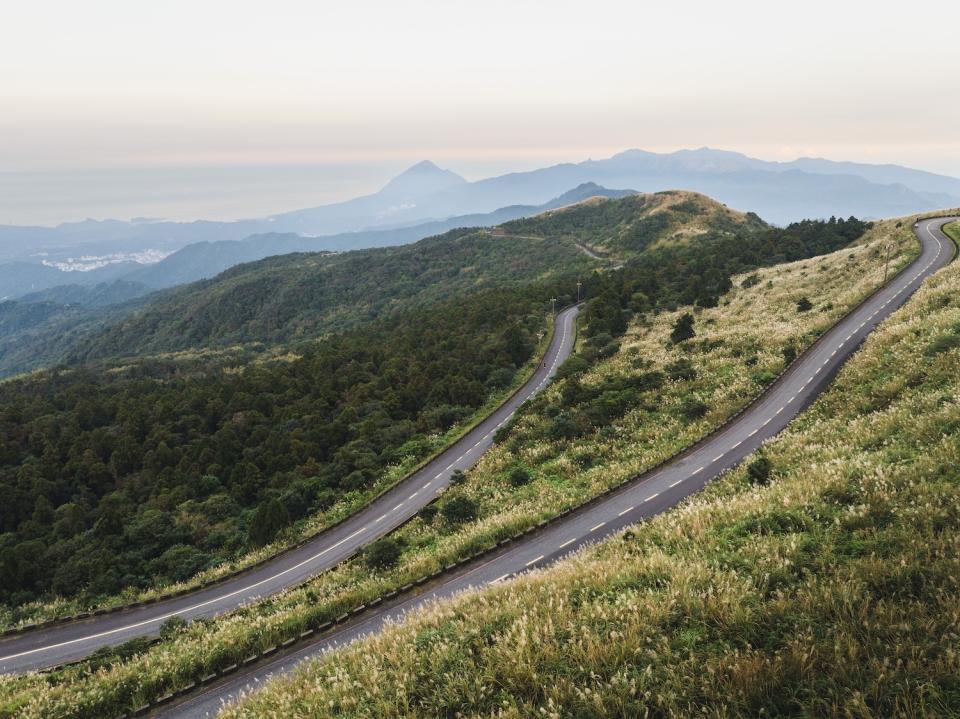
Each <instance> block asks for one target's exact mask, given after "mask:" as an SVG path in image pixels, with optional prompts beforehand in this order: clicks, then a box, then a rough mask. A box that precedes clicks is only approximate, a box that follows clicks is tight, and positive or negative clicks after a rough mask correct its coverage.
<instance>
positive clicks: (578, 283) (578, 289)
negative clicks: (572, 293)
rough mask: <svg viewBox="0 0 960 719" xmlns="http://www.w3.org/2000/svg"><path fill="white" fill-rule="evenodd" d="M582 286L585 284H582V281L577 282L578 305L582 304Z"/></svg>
mask: <svg viewBox="0 0 960 719" xmlns="http://www.w3.org/2000/svg"><path fill="white" fill-rule="evenodd" d="M582 284H583V283H582V282H580V280H577V302H578V303H579V302H580V286H581V285H582Z"/></svg>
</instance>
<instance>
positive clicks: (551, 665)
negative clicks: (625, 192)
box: [226, 265, 960, 718]
mask: <svg viewBox="0 0 960 719" xmlns="http://www.w3.org/2000/svg"><path fill="white" fill-rule="evenodd" d="M958 296H960V266H958V265H952V266H950V267H949V268H947V269H946V270H944V271H942V272H941V273H939V274H938V275H937V276H936V277H935V278H932V279H931V280H929V281H928V283H927V285H926V286H925V287H924V288H923V289H922V290H921V291H920V292H919V293H918V295H917V296H916V297H914V298H913V299H911V300H910V301H909V303H908V305H907V306H906V307H905V308H904V309H902V310H900V311H899V312H897V313H896V314H895V315H894V316H893V317H892V318H891V319H890V320H888V321H887V322H886V323H885V324H884V325H883V326H882V327H881V328H879V329H878V330H877V332H875V333H874V334H873V335H872V336H871V337H870V338H869V339H868V341H867V342H866V344H865V346H864V348H863V349H862V350H861V351H860V352H859V353H858V354H857V355H855V357H854V358H853V359H852V360H851V361H850V363H849V364H848V365H847V366H846V367H845V368H844V369H843V370H842V371H841V373H840V375H839V376H838V378H837V380H836V383H835V384H834V385H833V386H832V387H831V389H830V390H828V392H827V393H825V394H824V395H823V396H822V397H821V398H820V399H819V400H818V401H817V402H816V403H815V405H814V406H813V407H812V408H811V409H810V410H809V411H808V412H807V413H805V414H804V415H803V416H802V417H801V418H799V419H798V421H797V422H796V423H795V424H794V425H793V426H792V427H791V428H790V429H789V430H788V431H787V432H786V433H785V434H784V435H782V436H780V437H779V438H777V439H776V440H774V441H773V442H771V443H769V444H768V445H767V446H766V448H765V449H764V450H763V455H764V456H765V458H766V459H767V460H768V461H769V467H770V472H769V476H765V473H764V472H761V471H757V470H755V471H754V472H752V473H751V472H749V471H748V469H747V468H745V467H744V468H739V469H737V470H735V471H734V472H731V473H730V474H728V475H727V476H725V477H724V478H722V479H721V480H719V481H717V482H715V483H714V484H713V485H712V486H711V487H709V488H708V490H707V491H705V492H704V493H703V494H702V495H701V496H699V497H697V498H696V499H694V500H692V501H690V502H688V503H687V504H685V505H684V506H683V507H681V508H678V509H677V510H674V511H671V512H668V513H666V514H664V515H662V516H660V517H657V518H655V519H653V520H651V521H649V522H647V523H645V524H644V525H641V526H638V527H635V528H632V529H631V530H629V531H627V532H624V533H622V534H621V535H620V536H618V537H617V538H615V539H613V540H611V541H608V542H605V543H603V544H601V545H599V546H598V547H596V548H593V549H591V550H588V551H586V552H584V553H582V554H581V555H579V556H577V557H575V558H573V559H571V560H570V561H567V562H565V563H562V564H561V565H558V566H557V567H555V568H553V569H549V570H546V571H543V572H539V573H537V574H536V575H534V576H530V577H525V578H521V579H519V580H515V581H512V582H510V583H508V584H507V585H506V586H502V587H497V588H495V589H492V590H487V591H485V592H483V593H481V594H479V595H471V596H467V597H464V598H461V599H460V600H457V601H453V602H449V603H446V604H443V605H441V606H438V607H436V608H434V609H432V610H430V611H427V612H425V613H423V614H421V615H420V616H419V617H418V618H417V619H416V620H414V621H409V622H407V623H406V624H405V625H403V626H400V627H397V628H394V629H390V630H388V631H386V632H384V633H383V634H381V635H379V636H376V637H373V638H370V639H368V640H366V641H364V642H362V643H361V644H359V645H357V646H355V647H353V648H351V649H349V650H347V651H343V652H339V653H338V654H337V655H336V657H331V658H330V659H328V660H326V661H320V662H317V663H314V664H312V665H310V666H309V667H307V668H305V669H304V670H303V671H301V672H299V673H298V674H297V675H295V676H293V677H290V678H287V679H284V680H281V681H278V682H275V683H274V684H273V685H272V686H270V687H269V688H267V689H266V690H265V691H262V692H260V693H259V694H257V695H254V696H253V697H252V698H250V699H248V700H247V701H245V702H243V703H242V704H241V705H240V706H239V707H235V708H233V709H231V710H229V711H228V712H227V713H226V716H227V717H231V718H235V717H246V716H250V717H253V716H264V715H269V714H276V715H282V716H343V715H345V714H347V715H350V716H371V717H372V716H377V717H383V716H448V715H454V714H463V715H468V716H486V715H493V714H495V715H497V716H508V717H515V716H516V717H519V716H530V717H532V716H570V715H576V716H597V715H603V716H648V715H653V716H691V715H705V716H717V717H720V716H739V715H748V716H757V715H776V716H784V715H792V716H853V717H873V716H884V717H886V716H911V717H926V716H929V717H934V716H937V717H939V716H955V715H957V714H958V713H960V682H958V677H960V655H958V653H957V650H956V647H957V640H958V636H960V611H958V607H960V584H958V581H957V577H958V576H960V512H958V510H957V508H958V507H960V474H958V469H957V457H958V456H960V403H958V400H957V398H958V397H960V302H958V300H957V297H958Z"/></svg>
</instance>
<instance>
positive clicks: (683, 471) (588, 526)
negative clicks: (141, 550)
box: [158, 218, 956, 718]
mask: <svg viewBox="0 0 960 719" xmlns="http://www.w3.org/2000/svg"><path fill="white" fill-rule="evenodd" d="M952 219H956V218H952ZM949 221H951V219H944V218H940V219H935V220H924V221H921V222H920V223H919V225H918V226H917V228H916V233H917V236H918V238H919V239H920V243H921V246H922V250H921V254H920V256H919V257H918V258H917V259H916V260H915V261H914V262H913V263H912V264H911V265H910V266H909V267H908V268H907V269H906V270H905V271H904V272H902V273H901V274H900V275H898V276H897V277H895V278H894V279H893V280H892V281H891V282H890V284H889V285H887V286H886V287H885V288H884V289H882V290H881V291H880V292H878V293H877V294H875V295H874V296H873V297H872V298H870V300H868V301H867V302H865V303H864V304H862V305H860V306H859V307H858V308H856V309H855V310H854V311H853V312H851V313H850V314H849V315H847V316H846V317H845V318H844V319H843V320H841V321H840V322H839V324H837V325H836V326H835V327H834V328H833V329H832V330H830V331H829V332H827V333H826V334H825V335H823V336H822V337H821V338H820V339H819V340H818V341H817V342H816V343H815V344H814V345H813V346H812V347H810V349H808V350H807V351H806V352H805V353H804V354H803V355H801V356H800V357H799V358H798V359H797V361H796V362H795V363H794V364H793V365H792V366H791V368H790V370H789V371H788V372H786V373H785V374H784V375H783V376H782V377H781V378H780V379H779V380H778V381H777V382H775V383H774V384H773V385H771V387H770V388H769V389H768V391H767V392H766V393H765V394H764V395H763V396H761V397H760V398H759V399H757V400H756V401H755V402H754V403H753V404H752V405H751V406H750V407H749V408H748V409H747V410H746V411H745V412H744V413H743V414H741V415H740V416H739V417H738V418H737V419H736V420H734V421H733V422H732V423H730V424H729V425H727V426H726V427H725V428H723V429H722V430H721V431H719V432H717V433H716V434H713V435H711V436H709V437H707V438H706V439H705V440H703V441H701V442H699V443H697V444H695V445H693V446H692V447H691V448H690V449H688V450H687V451H686V452H684V453H683V454H681V455H679V456H678V457H676V458H675V459H674V460H672V461H671V462H669V463H668V464H665V465H663V466H662V467H660V468H658V469H656V470H654V471H652V472H649V473H647V474H645V475H643V476H641V477H638V478H637V480H636V481H635V482H633V483H631V484H629V485H628V486H625V487H624V488H622V489H621V490H619V491H617V492H615V493H613V494H611V495H609V496H608V497H606V498H605V499H603V500H602V501H599V502H597V503H594V504H591V505H589V506H587V507H585V508H584V509H583V510H581V511H577V512H574V513H572V514H570V515H569V516H568V517H567V518H565V519H564V520H561V521H558V522H555V523H553V524H550V525H549V526H547V527H546V528H544V529H543V530H542V531H540V532H537V533H534V534H532V535H530V536H529V537H528V538H526V539H524V540H521V541H519V542H517V543H515V544H512V545H509V546H508V547H506V548H504V549H503V550H501V551H500V552H498V553H496V554H493V555H490V556H488V557H485V558H484V559H483V560H478V561H479V562H481V563H480V564H479V565H477V566H471V565H467V566H466V567H464V568H463V570H462V571H461V572H460V573H457V574H455V575H452V576H449V577H446V578H443V579H442V580H440V581H439V582H438V583H437V584H435V585H433V586H429V585H428V586H427V587H425V589H424V591H422V592H421V593H419V594H417V595H416V596H412V597H408V598H405V599H402V600H400V601H397V602H395V603H394V604H392V605H387V604H384V605H381V606H380V607H378V609H377V610H372V611H371V612H370V613H368V614H367V615H362V616H360V617H358V619H357V620H355V621H354V622H351V623H347V624H345V625H343V626H342V627H340V628H338V629H336V630H335V631H333V632H331V633H328V634H326V635H324V636H323V637H321V638H320V639H318V640H317V641H315V642H313V643H312V644H308V645H305V646H302V647H300V648H298V649H297V650H295V651H293V652H291V653H289V654H286V655H282V656H279V657H277V658H276V659H273V660H271V661H267V662H265V663H263V664H260V665H257V666H252V667H251V668H249V669H243V670H241V671H239V672H238V673H236V674H232V675H230V676H229V677H227V678H225V679H221V680H220V681H218V682H215V683H213V684H211V685H209V686H208V687H205V688H204V689H203V690H202V691H201V692H199V693H197V694H194V695H192V696H190V697H189V698H187V699H185V700H184V701H182V702H181V703H179V704H175V705H170V706H168V707H165V708H164V709H163V710H161V712H160V713H159V714H158V716H162V717H166V718H170V717H177V718H186V717H191V718H194V717H209V716H215V715H216V714H217V713H218V711H219V710H220V708H221V706H222V705H223V703H224V702H226V701H230V700H232V699H234V698H236V697H237V696H238V695H239V694H241V693H243V692H250V691H254V690H256V688H257V687H258V686H259V685H260V684H261V683H262V682H264V681H266V680H267V679H269V678H271V677H273V676H277V675H279V674H283V673H285V672H288V671H290V670H291V669H293V668H294V667H296V666H297V664H299V663H300V662H302V661H303V660H305V659H310V658H314V657H318V656H320V655H322V654H324V653H326V652H328V651H330V650H332V649H335V648H337V647H339V646H343V645H344V644H347V643H350V642H352V641H354V640H355V639H357V638H359V637H362V636H364V635H367V634H370V633H373V632H376V631H378V630H379V629H380V628H381V627H382V626H383V625H384V624H385V623H386V622H388V621H390V622H395V621H399V620H402V618H403V616H404V615H405V614H406V613H407V612H409V611H411V610H414V609H416V608H418V607H421V606H423V605H424V604H426V603H429V602H433V601H437V600H440V599H443V598H446V597H450V596H452V595H455V594H457V593H459V592H462V591H464V590H467V589H469V588H476V587H482V586H485V585H490V584H495V583H497V582H501V581H505V580H507V579H509V578H510V577H511V576H514V575H516V574H519V573H522V572H525V571H528V570H530V569H532V568H536V567H543V566H546V565H548V564H550V563H552V562H555V561H556V560H557V559H559V558H561V557H563V556H565V555H568V554H570V553H571V552H574V551H576V550H577V549H578V548H579V547H581V546H583V545H584V544H587V543H592V542H596V541H598V540H600V539H603V538H604V537H606V536H608V535H610V534H612V533H614V532H617V531H618V530H620V529H622V528H623V527H625V526H628V525H630V524H635V523H636V522H638V521H639V520H641V519H644V518H646V517H650V516H652V515H654V514H657V513H659V512H662V511H663V510H665V509H668V508H670V507H672V506H674V505H676V504H677V503H678V502H680V501H681V500H683V499H684V498H686V497H688V496H690V495H691V494H693V493H695V492H697V491H699V490H700V489H701V488H703V486H704V485H705V484H706V483H707V482H708V481H710V480H711V479H713V478H715V477H716V476H718V475H719V474H721V473H723V472H725V471H726V470H729V469H730V468H732V467H734V466H735V465H737V464H738V463H739V462H740V461H741V460H743V459H744V457H746V456H748V455H749V454H751V453H752V452H754V451H755V450H756V449H757V448H758V447H760V445H761V444H762V443H763V442H764V441H766V440H768V439H770V438H771V437H773V436H774V435H776V434H777V433H778V432H780V431H781V430H782V429H783V428H784V427H785V426H786V425H787V424H788V423H789V422H790V421H791V420H792V419H793V418H794V417H796V416H797V415H798V414H799V413H800V412H801V411H802V410H803V409H804V408H805V407H807V406H808V405H809V404H810V403H811V402H812V401H813V400H814V399H815V398H816V396H817V395H818V394H819V393H820V392H822V391H823V390H824V388H826V386H827V385H828V384H829V383H830V381H831V379H832V378H833V376H834V375H835V374H836V372H837V371H838V370H839V369H840V367H841V366H842V365H843V363H844V362H845V361H846V360H847V358H848V357H849V356H850V355H851V354H853V352H854V351H855V350H856V349H857V347H858V346H859V345H860V343H861V342H862V341H863V339H864V338H865V337H866V336H867V335H868V334H869V333H870V332H871V331H872V330H873V328H874V327H876V325H877V324H878V323H880V322H882V321H883V320H884V319H885V318H886V317H887V316H888V315H889V314H890V313H892V312H893V311H894V310H896V309H897V308H898V307H900V306H901V305H902V304H903V303H904V302H905V301H906V300H907V298H908V297H909V296H910V295H911V294H912V293H913V292H914V291H915V290H916V289H917V287H919V286H920V284H921V283H922V282H923V281H924V279H925V278H926V277H928V276H929V275H931V274H932V273H934V272H936V271H937V270H939V269H940V268H941V267H943V266H944V265H946V264H947V263H949V262H950V260H951V259H952V258H953V254H954V249H955V248H954V244H953V243H952V242H951V241H950V239H949V238H947V237H946V235H944V234H943V232H942V229H941V228H942V226H943V225H944V224H946V223H947V222H949Z"/></svg>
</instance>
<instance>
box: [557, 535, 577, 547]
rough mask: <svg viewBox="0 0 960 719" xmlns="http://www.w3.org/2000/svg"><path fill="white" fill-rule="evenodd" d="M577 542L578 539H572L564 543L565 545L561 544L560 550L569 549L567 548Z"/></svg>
mask: <svg viewBox="0 0 960 719" xmlns="http://www.w3.org/2000/svg"><path fill="white" fill-rule="evenodd" d="M576 541H577V538H576V537H571V538H570V539H568V540H567V541H566V542H564V543H563V544H561V545H560V547H559V548H560V549H563V548H564V547H567V546H569V545H571V544H573V543H574V542H576Z"/></svg>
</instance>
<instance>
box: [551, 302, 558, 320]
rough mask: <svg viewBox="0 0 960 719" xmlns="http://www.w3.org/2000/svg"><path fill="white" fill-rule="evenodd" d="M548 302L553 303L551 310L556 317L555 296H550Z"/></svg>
mask: <svg viewBox="0 0 960 719" xmlns="http://www.w3.org/2000/svg"><path fill="white" fill-rule="evenodd" d="M550 302H552V303H553V305H552V309H551V312H553V316H554V317H556V316H557V298H556V297H551V298H550Z"/></svg>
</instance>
